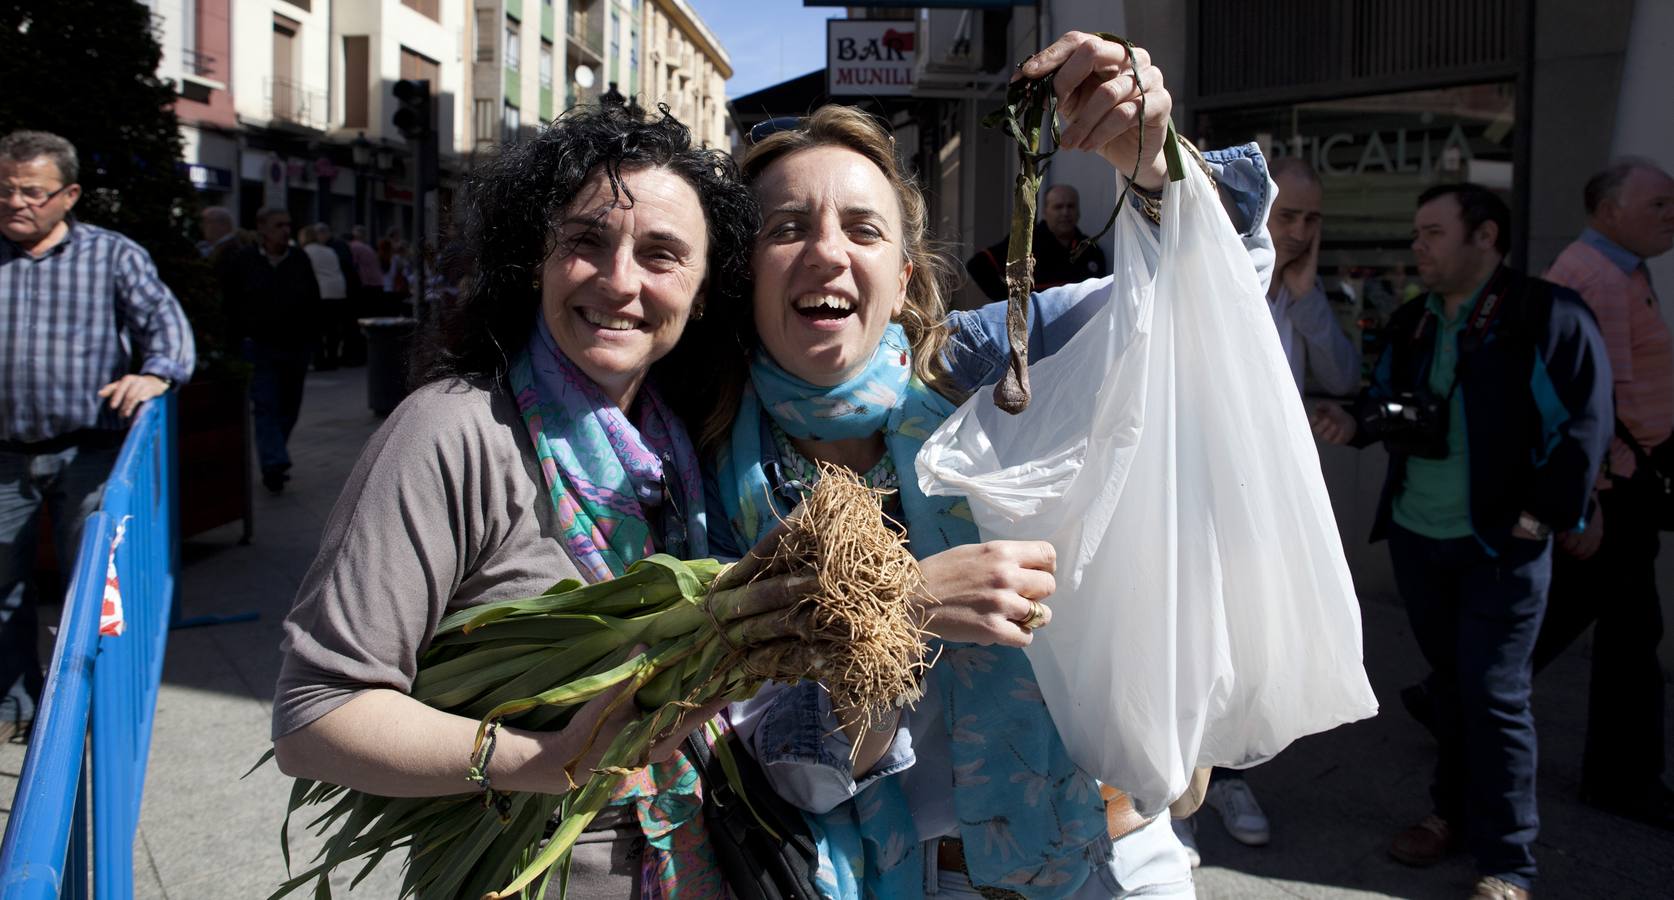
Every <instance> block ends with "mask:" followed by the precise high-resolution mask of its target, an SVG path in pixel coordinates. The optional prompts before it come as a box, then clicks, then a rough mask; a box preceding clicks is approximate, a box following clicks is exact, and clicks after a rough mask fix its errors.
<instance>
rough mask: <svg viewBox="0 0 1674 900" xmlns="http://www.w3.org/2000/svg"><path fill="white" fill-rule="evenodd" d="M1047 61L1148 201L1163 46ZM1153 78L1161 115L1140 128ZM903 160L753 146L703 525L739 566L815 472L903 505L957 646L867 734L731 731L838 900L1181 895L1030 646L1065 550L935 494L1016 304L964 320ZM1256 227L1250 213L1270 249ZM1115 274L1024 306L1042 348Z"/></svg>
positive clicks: (763, 140)
mask: <svg viewBox="0 0 1674 900" xmlns="http://www.w3.org/2000/svg"><path fill="white" fill-rule="evenodd" d="M1055 69H1056V70H1058V75H1057V81H1056V88H1057V90H1058V93H1059V96H1060V97H1061V98H1066V99H1064V100H1063V101H1062V105H1061V106H1060V109H1061V110H1062V111H1063V113H1064V116H1065V122H1064V127H1063V129H1062V142H1061V146H1062V147H1064V148H1066V149H1087V150H1092V151H1096V152H1099V153H1100V154H1101V155H1102V156H1104V157H1105V158H1106V159H1107V160H1108V161H1110V162H1111V163H1112V165H1113V166H1115V167H1116V168H1117V170H1118V171H1121V172H1136V171H1137V172H1138V173H1139V177H1138V184H1137V185H1136V186H1137V187H1138V188H1140V189H1142V190H1147V191H1156V190H1158V189H1160V188H1161V187H1162V186H1163V183H1164V178H1165V177H1166V168H1165V167H1164V166H1163V164H1162V160H1161V158H1160V156H1159V155H1157V149H1158V148H1159V147H1160V146H1161V143H1162V135H1163V131H1164V129H1165V128H1166V126H1167V122H1168V116H1169V110H1170V100H1169V96H1168V93H1167V91H1166V90H1164V89H1163V87H1162V76H1161V73H1160V72H1158V71H1157V69H1156V67H1155V66H1152V65H1151V64H1150V60H1149V56H1148V55H1147V54H1146V53H1145V52H1144V51H1143V50H1139V51H1136V52H1135V54H1134V57H1133V58H1132V59H1129V58H1128V54H1127V51H1126V50H1125V49H1124V47H1123V45H1121V44H1118V43H1114V42H1111V41H1106V40H1102V39H1099V38H1097V37H1094V36H1092V35H1085V34H1076V33H1071V34H1069V35H1066V36H1065V37H1064V38H1063V39H1060V40H1059V41H1058V42H1057V43H1055V44H1053V45H1052V46H1051V47H1049V48H1047V49H1046V50H1044V51H1042V53H1041V54H1039V55H1038V56H1037V57H1035V58H1034V59H1032V60H1031V61H1030V62H1029V63H1027V64H1026V65H1025V66H1024V68H1023V75H1024V76H1025V77H1033V76H1038V75H1042V74H1046V73H1050V72H1052V71H1053V70H1055ZM1135 70H1137V71H1138V79H1137V80H1138V81H1139V82H1140V83H1141V84H1142V85H1143V89H1142V90H1143V94H1144V101H1145V115H1144V120H1143V122H1136V121H1135V116H1134V115H1133V114H1132V113H1133V111H1134V109H1135V107H1137V105H1138V98H1139V93H1140V90H1139V89H1136V88H1134V81H1135V78H1134V75H1133V73H1134V71H1135ZM1141 129H1143V131H1144V134H1145V138H1144V141H1143V148H1144V151H1145V155H1144V157H1143V158H1140V154H1139V150H1140V146H1139V144H1140V142H1139V141H1138V140H1137V138H1138V133H1139V131H1140V130H1141ZM896 153H897V148H896V147H895V144H894V141H893V139H892V138H891V137H890V135H889V133H888V131H887V130H886V129H885V127H884V126H883V125H882V124H880V123H879V122H878V121H877V120H876V119H873V118H872V117H870V116H868V115H866V114H864V113H861V112H859V111H856V110H854V109H850V108H846V107H840V106H827V107H823V108H821V109H819V110H817V111H815V112H814V114H813V115H811V116H809V117H808V118H806V119H805V120H801V121H798V122H796V123H794V124H793V125H792V126H791V127H789V128H786V129H784V130H781V131H778V132H777V133H773V134H770V135H765V136H758V140H757V141H756V143H755V145H754V146H753V147H752V148H751V149H750V151H749V153H748V155H747V156H746V157H745V160H744V163H743V174H744V178H745V180H746V182H748V183H749V184H750V185H751V187H752V188H753V189H754V191H755V194H756V198H757V201H758V203H759V204H760V206H761V215H762V225H761V230H760V232H759V233H758V234H757V236H756V242H755V248H754V252H753V253H752V255H751V282H750V289H751V295H752V302H751V303H750V305H749V307H748V309H744V308H735V309H733V310H729V311H728V312H727V313H726V314H724V315H723V316H722V317H721V318H720V319H719V320H717V321H713V322H705V323H704V328H705V329H706V330H709V331H711V332H712V333H711V335H710V337H709V339H708V341H707V344H708V346H710V347H712V348H715V352H716V353H718V354H721V355H722V356H725V353H724V351H725V349H726V348H727V347H728V346H731V345H736V346H738V347H740V348H741V349H743V350H745V351H746V352H744V353H741V354H739V355H738V356H736V357H735V358H731V359H725V358H723V359H721V360H720V365H722V366H723V367H724V368H725V370H726V372H727V375H726V378H727V379H728V384H729V386H735V387H736V389H733V390H727V389H722V390H719V391H717V392H716V396H714V397H713V398H711V401H710V408H709V411H708V414H707V415H706V416H705V417H703V418H702V424H701V426H700V428H699V430H700V433H701V435H702V443H703V445H704V447H705V448H706V449H707V450H708V452H709V453H710V454H711V455H712V457H713V459H712V462H713V471H714V473H715V479H714V480H715V483H714V484H713V485H712V486H711V491H710V495H711V512H710V526H711V535H712V538H713V540H714V546H715V547H716V548H717V551H718V552H720V553H723V554H725V553H729V552H731V553H734V554H736V553H739V552H742V550H743V549H744V548H747V547H749V546H750V545H751V544H753V543H754V542H755V541H756V540H757V538H758V536H759V535H761V534H763V533H764V532H766V531H767V530H768V529H769V528H770V527H771V525H772V523H773V522H774V521H776V520H777V518H778V517H779V516H783V515H785V514H787V513H788V512H789V511H790V510H791V509H792V508H794V506H795V505H796V504H797V503H798V502H799V501H800V499H801V497H802V496H803V492H804V491H806V490H807V489H808V488H809V487H811V486H812V484H813V483H814V482H815V481H816V480H817V479H818V477H819V469H818V465H817V464H819V463H834V464H838V465H842V466H845V467H847V468H849V469H851V470H852V471H854V472H856V473H859V474H860V475H861V477H862V478H863V479H864V480H865V481H866V482H868V483H869V484H871V485H872V486H873V487H875V488H877V489H879V490H881V491H885V492H887V493H886V496H885V508H886V510H885V511H886V513H887V514H888V515H889V516H890V518H891V519H892V520H894V521H895V522H898V523H901V525H902V527H903V528H904V530H905V532H906V535H907V538H908V541H909V545H910V548H911V550H912V552H913V554H914V555H915V556H917V557H919V559H920V560H921V564H922V567H923V569H924V572H925V577H926V582H927V591H926V593H927V595H928V596H927V597H926V598H925V602H924V605H923V609H922V615H923V617H924V620H925V622H926V626H927V628H928V629H929V630H930V631H932V632H933V633H935V634H936V635H938V636H939V638H940V641H941V647H940V655H939V657H938V661H937V663H936V664H935V666H934V667H933V668H932V669H931V671H930V674H929V675H928V677H927V681H926V693H925V698H924V700H923V701H922V702H921V703H920V704H918V705H917V706H916V707H914V708H913V709H910V710H907V711H904V712H902V711H893V710H892V711H889V712H888V713H887V714H885V715H883V716H881V719H882V721H881V722H879V725H878V726H877V727H873V728H870V729H863V728H861V727H860V725H859V724H858V723H859V721H860V720H861V719H862V718H864V717H863V716H861V715H860V713H861V712H863V711H861V710H851V709H833V708H832V707H831V703H830V699H829V695H828V694H827V693H826V692H825V691H824V690H823V689H821V687H820V686H819V685H817V684H806V683H805V684H801V685H795V686H777V685H776V686H771V687H769V688H768V689H766V690H764V691H763V693H762V694H761V695H760V696H758V697H757V698H756V699H754V700H752V701H749V702H747V703H744V704H740V705H738V706H735V707H734V709H733V716H734V720H735V724H736V726H737V727H738V729H739V731H740V733H741V734H743V735H744V736H745V738H746V741H747V743H748V746H750V748H751V749H752V751H753V752H754V754H755V755H756V757H757V759H758V761H759V762H760V763H761V764H762V766H763V768H764V770H765V771H766V773H767V777H768V779H769V781H770V783H771V784H772V785H773V787H774V789H775V790H777V791H778V792H779V793H780V794H781V795H783V796H784V797H785V798H786V799H787V800H789V801H790V802H791V803H793V804H794V805H796V806H798V807H800V808H801V809H802V810H804V811H805V813H807V814H808V818H809V821H810V822H811V823H812V824H813V826H814V829H815V831H816V837H817V840H818V841H819V843H820V845H821V853H820V872H819V886H820V889H821V891H822V893H824V894H825V895H827V896H830V897H844V898H846V897H860V896H879V897H891V898H897V897H912V896H920V895H922V894H924V893H926V892H927V891H935V892H940V893H946V894H951V895H953V896H975V895H976V893H977V892H979V891H980V892H982V893H983V894H984V895H991V894H993V892H995V891H999V892H1002V893H1004V894H1006V895H1010V896H1026V897H1061V896H1076V897H1101V896H1103V897H1109V896H1116V895H1119V894H1122V893H1124V892H1125V891H1128V890H1132V889H1134V888H1137V887H1141V886H1144V887H1148V888H1152V889H1153V890H1152V893H1153V895H1160V894H1157V891H1158V890H1161V891H1163V892H1164V893H1168V892H1173V894H1175V895H1181V894H1182V892H1183V894H1184V895H1189V894H1190V892H1191V883H1190V870H1189V868H1188V867H1187V864H1186V862H1185V854H1184V851H1183V850H1182V849H1181V848H1180V846H1179V844H1178V842H1177V841H1174V839H1173V837H1172V834H1171V832H1170V831H1169V827H1168V823H1167V821H1166V820H1156V821H1153V822H1151V823H1148V824H1146V825H1145V826H1144V827H1143V828H1142V829H1140V831H1142V832H1143V833H1144V834H1145V835H1146V836H1145V837H1143V838H1140V837H1137V836H1136V837H1135V838H1130V839H1129V840H1130V841H1135V842H1136V843H1129V844H1124V845H1123V846H1125V847H1130V848H1133V847H1139V846H1141V845H1142V844H1143V846H1144V847H1145V849H1144V850H1141V851H1139V852H1137V853H1128V854H1126V856H1127V859H1126V860H1124V858H1123V857H1124V853H1123V852H1119V851H1118V850H1117V848H1116V846H1115V844H1114V841H1113V840H1112V837H1113V834H1112V830H1111V829H1109V828H1107V819H1106V808H1105V803H1104V801H1103V799H1102V798H1101V795H1100V789H1099V785H1098V784H1097V783H1096V782H1095V781H1094V780H1093V779H1092V778H1091V777H1090V776H1088V775H1087V774H1086V773H1085V772H1082V771H1081V770H1080V769H1078V768H1076V767H1075V765H1074V764H1073V763H1072V762H1071V761H1070V759H1069V757H1068V754H1067V751H1066V750H1065V749H1064V746H1063V744H1062V742H1061V741H1060V740H1059V738H1058V733H1057V729H1056V727H1055V726H1054V725H1053V723H1052V721H1051V717H1050V715H1049V714H1048V713H1047V710H1046V706H1045V704H1044V703H1043V702H1042V701H1041V699H1040V696H1039V694H1038V691H1037V689H1036V687H1035V684H1034V675H1033V671H1032V670H1031V669H1030V668H1029V664H1028V661H1027V659H1026V658H1025V657H1024V656H1023V654H1022V652H1021V650H1020V648H1022V647H1024V646H1026V645H1028V644H1029V642H1030V641H1031V640H1032V634H1033V632H1034V631H1035V630H1037V629H1040V628H1043V627H1050V622H1051V610H1050V608H1049V607H1048V606H1047V605H1046V604H1045V603H1044V602H1043V601H1045V600H1046V598H1047V597H1049V596H1050V595H1051V593H1052V591H1053V589H1054V587H1055V580H1054V577H1053V569H1054V567H1055V559H1054V557H1053V551H1052V547H1051V545H1050V544H1048V543H1045V542H1042V541H992V542H987V543H981V542H979V539H978V535H977V532H976V528H975V525H974V524H973V522H972V519H971V514H970V510H969V507H968V505H967V504H966V503H965V502H964V501H963V500H958V499H953V498H943V497H934V498H932V497H927V496H925V495H924V494H923V493H922V492H921V491H920V490H919V489H918V479H917V476H916V473H915V472H914V469H913V460H914V458H915V457H916V455H917V452H918V449H919V447H921V446H922V444H923V442H924V440H925V439H926V438H927V437H928V436H929V434H930V432H931V431H932V430H934V429H935V427H936V426H937V425H938V424H939V423H940V422H941V421H942V420H943V419H944V418H946V417H947V415H948V414H949V413H950V412H951V411H952V410H953V408H954V402H955V401H956V400H957V399H959V398H962V397H963V396H965V395H967V394H968V393H970V392H971V391H973V390H975V389H976V388H977V387H979V386H980V385H982V384H985V383H992V382H993V381H994V380H995V379H996V378H997V377H998V374H999V371H1000V369H1001V367H1002V366H1003V365H1004V363H1005V361H1006V358H1007V345H1006V338H1005V333H1004V318H1005V307H1004V304H1003V303H1002V304H998V305H995V306H992V307H989V308H985V309H983V310H980V311H977V312H972V313H955V314H951V315H950V314H949V313H948V311H947V307H946V303H945V296H946V290H947V284H948V282H947V278H946V273H947V272H948V271H949V267H948V265H947V263H946V262H944V260H943V258H942V257H941V256H939V255H938V254H937V253H936V252H935V251H934V248H933V247H932V246H931V244H930V239H929V235H928V234H927V225H926V218H927V214H926V208H925V203H924V198H923V195H922V194H921V193H920V191H919V189H918V187H917V186H916V185H915V184H913V182H912V180H911V179H910V178H909V177H908V176H906V175H905V174H904V173H903V172H902V170H901V167H900V165H899V163H898V161H897V158H896ZM1214 158H1215V159H1216V160H1217V169H1218V170H1219V171H1220V172H1221V174H1222V176H1223V179H1222V180H1223V184H1224V185H1226V186H1227V187H1228V188H1229V190H1230V191H1231V192H1232V193H1233V194H1235V195H1237V196H1236V197H1235V198H1234V199H1235V200H1237V201H1239V202H1242V203H1244V204H1245V205H1248V206H1251V207H1255V208H1257V209H1260V210H1261V211H1262V212H1263V213H1264V212H1265V209H1264V207H1265V203H1266V201H1267V199H1268V198H1269V197H1270V196H1271V195H1270V193H1269V190H1268V182H1267V180H1266V178H1265V172H1264V169H1263V167H1262V163H1261V160H1260V156H1259V153H1258V152H1257V151H1255V150H1254V149H1253V147H1250V148H1241V149H1239V150H1237V151H1232V152H1230V153H1228V154H1225V155H1222V156H1220V157H1214ZM1191 174H1192V175H1193V176H1194V177H1202V176H1201V174H1200V173H1198V172H1197V171H1196V170H1193V172H1192V173H1191ZM1228 175H1231V176H1232V177H1233V178H1234V179H1237V178H1243V179H1244V180H1243V181H1242V182H1240V183H1242V184H1244V185H1246V186H1247V188H1246V189H1244V190H1242V191H1241V192H1240V189H1239V183H1233V184H1227V181H1228V178H1227V177H1226V176H1228ZM1258 176H1259V177H1258ZM1236 206H1237V204H1236V203H1235V207H1236ZM1264 220H1265V215H1264V214H1263V215H1261V216H1259V217H1255V218H1253V219H1252V220H1251V221H1250V222H1248V223H1246V224H1247V225H1248V226H1249V228H1248V229H1247V230H1248V231H1249V232H1250V235H1249V241H1250V242H1251V244H1252V246H1255V247H1257V248H1258V249H1259V247H1262V246H1266V238H1265V232H1264V231H1262V230H1261V223H1262V222H1263V221H1264ZM1255 255H1256V256H1257V257H1258V258H1259V256H1260V254H1259V252H1258V253H1256V254H1255ZM1100 284H1101V282H1098V281H1093V282H1086V283H1083V284H1079V285H1072V286H1066V287H1063V288H1058V289H1055V290H1053V291H1047V292H1044V293H1040V294H1036V295H1035V296H1034V297H1033V298H1032V300H1031V303H1032V310H1031V322H1032V328H1031V333H1030V337H1029V343H1030V356H1031V358H1035V359H1038V358H1041V357H1044V356H1046V355H1049V354H1050V353H1051V352H1053V351H1054V350H1056V349H1058V348H1059V347H1060V346H1062V344H1063V343H1064V342H1065V341H1067V340H1068V338H1069V337H1070V336H1071V335H1073V334H1074V333H1075V332H1076V331H1077V330H1078V329H1079V328H1080V327H1081V326H1082V325H1083V324H1085V323H1086V322H1087V320H1088V319H1089V318H1091V316H1092V315H1093V314H1094V313H1095V312H1096V311H1097V309H1098V307H1099V306H1100V305H1101V303H1102V299H1103V298H1104V297H1107V296H1108V293H1107V292H1099V291H1097V290H1096V288H1097V287H1098V286H1099V285H1100ZM728 317H730V318H728ZM713 332H719V334H716V333H713ZM727 332H730V334H728V333H727ZM689 337H690V336H689ZM932 596H933V597H934V598H935V599H934V601H931V600H929V597H932ZM877 718H879V717H876V716H875V717H874V720H876V719H877ZM1134 824H1136V823H1123V824H1122V825H1121V827H1120V828H1118V829H1116V830H1117V831H1121V832H1122V833H1124V834H1125V833H1126V831H1127V830H1130V826H1132V825H1134ZM1136 835H1137V832H1136ZM966 848H970V852H969V853H967V852H966Z"/></svg>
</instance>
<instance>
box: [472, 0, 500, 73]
mask: <svg viewBox="0 0 1674 900" xmlns="http://www.w3.org/2000/svg"><path fill="white" fill-rule="evenodd" d="M494 37H495V33H494V9H493V7H485V8H483V9H479V10H477V56H476V61H477V62H480V63H491V62H493V61H494Z"/></svg>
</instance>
